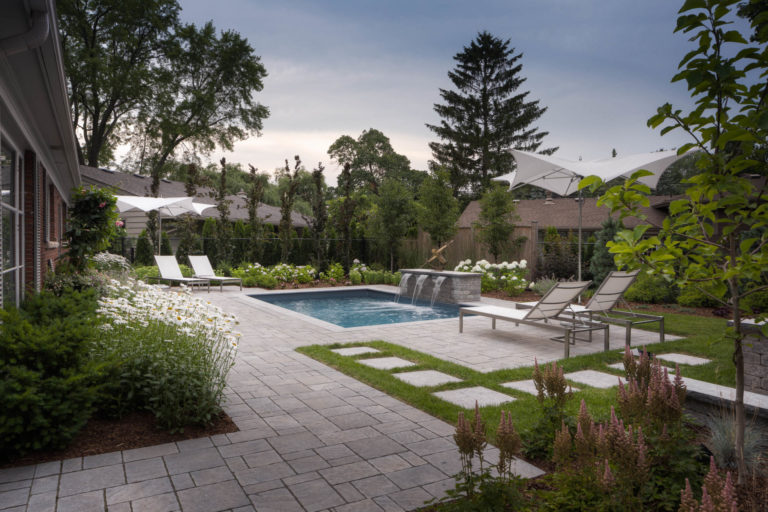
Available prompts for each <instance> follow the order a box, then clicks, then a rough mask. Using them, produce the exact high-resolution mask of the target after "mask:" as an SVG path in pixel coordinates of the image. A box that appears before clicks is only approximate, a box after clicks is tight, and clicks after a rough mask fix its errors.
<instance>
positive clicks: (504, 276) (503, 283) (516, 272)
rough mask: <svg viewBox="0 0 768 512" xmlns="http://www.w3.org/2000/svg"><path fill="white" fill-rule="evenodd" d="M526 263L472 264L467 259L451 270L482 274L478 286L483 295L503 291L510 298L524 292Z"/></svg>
mask: <svg viewBox="0 0 768 512" xmlns="http://www.w3.org/2000/svg"><path fill="white" fill-rule="evenodd" d="M527 266H528V262H527V261H526V260H520V261H513V262H511V263H510V262H506V261H503V262H501V263H489V262H488V261H486V260H479V261H477V262H476V263H472V260H470V259H467V260H464V261H460V262H459V264H458V265H456V268H454V269H453V270H454V271H456V272H477V273H479V274H482V276H481V277H480V286H481V291H482V292H483V293H487V292H491V291H495V290H504V291H505V292H507V294H509V296H510V297H513V296H515V295H519V294H521V293H522V292H524V291H525V289H526V287H527V286H528V281H527V280H526V279H525V277H526V275H527V274H528V271H527V270H526V267H527Z"/></svg>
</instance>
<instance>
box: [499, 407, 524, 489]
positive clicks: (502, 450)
mask: <svg viewBox="0 0 768 512" xmlns="http://www.w3.org/2000/svg"><path fill="white" fill-rule="evenodd" d="M496 444H497V445H498V447H499V464H498V470H499V474H500V475H502V476H506V477H507V478H510V477H511V476H512V461H513V459H514V456H515V455H518V454H519V453H520V448H522V445H523V443H522V441H521V439H520V435H519V434H518V433H517V431H516V430H515V427H514V425H512V413H510V412H505V411H501V419H500V420H499V428H498V429H497V430H496Z"/></svg>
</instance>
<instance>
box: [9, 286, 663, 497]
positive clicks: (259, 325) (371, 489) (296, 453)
mask: <svg viewBox="0 0 768 512" xmlns="http://www.w3.org/2000/svg"><path fill="white" fill-rule="evenodd" d="M387 289H391V288H390V287H387ZM247 293H248V291H247V290H246V291H245V292H239V291H225V292H223V293H219V292H215V291H212V292H211V293H205V292H197V294H199V295H202V296H204V297H206V298H207V299H209V300H210V301H211V302H213V303H215V304H217V305H219V306H221V307H222V308H223V309H225V310H226V311H227V312H230V313H234V314H236V315H238V317H239V318H240V320H241V322H242V323H241V325H240V329H239V330H240V331H241V332H242V333H243V336H242V338H241V341H240V348H239V353H238V357H237V362H236V365H235V367H234V368H233V369H232V372H231V373H230V376H229V381H228V388H227V393H226V404H225V406H224V407H225V410H226V412H227V413H228V414H229V415H230V416H231V417H232V419H233V420H234V421H235V423H236V424H237V426H238V427H239V428H240V431H239V432H235V433H231V434H226V435H223V434H222V435H217V436H213V437H208V438H201V439H194V440H189V441H182V442H178V443H169V444H164V445H159V446H152V447H147V448H139V449H135V450H126V451H121V452H113V453H107V454H102V455H94V456H89V457H78V458H74V459H67V460H63V461H56V462H50V463H44V464H38V465H35V466H25V467H17V468H11V469H4V470H0V510H2V511H3V512H8V511H12V512H22V511H28V512H32V511H51V512H54V511H56V512H69V511H72V512H89V511H105V510H109V511H110V512H138V511H150V510H151V511H174V510H183V511H184V512H196V511H200V512H215V511H223V510H231V511H238V512H247V511H250V512H252V511H254V510H258V511H267V510H274V511H281V512H284V511H291V510H300V511H303V510H307V511H318V510H331V509H333V510H338V511H344V512H349V511H353V510H361V511H362V510H372V511H381V510H412V509H415V508H418V507H420V506H422V504H423V502H424V501H425V500H428V499H430V498H432V497H442V496H443V495H444V492H445V490H446V489H448V488H453V485H454V480H453V478H452V475H454V474H455V473H457V472H458V471H459V469H460V467H461V464H460V459H459V455H458V452H457V451H456V447H455V444H454V442H453V439H452V436H453V431H454V430H453V427H452V426H451V425H449V424H447V423H445V422H443V421H441V420H438V419H436V418H433V417H432V416H430V415H428V414H426V413H424V412H422V411H419V410H417V409H415V408H413V407H411V406H409V405H407V404H404V403H402V402H400V401H398V400H396V399H394V398H392V397H390V396H387V395H385V394H384V393H382V392H380V391H378V390H376V389H373V388H371V387H369V386H367V385H365V384H362V383H360V382H358V381H356V380H354V379H352V378H350V377H347V376H345V375H344V374H342V373H340V372H338V371H336V370H333V369H331V368H329V367H327V366H325V365H323V364H321V363H319V362H316V361H314V360H312V359H310V358H308V357H306V356H304V355H302V354H299V353H297V352H295V351H294V349H295V348H296V347H299V346H303V345H311V344H317V343H320V344H330V343H346V342H353V341H368V340H384V341H388V342H391V343H397V344H400V345H403V346H405V347H408V348H412V349H414V350H419V351H422V352H426V353H428V354H431V355H433V356H435V357H439V358H441V359H444V360H447V361H451V362H454V363H457V364H460V365H463V366H466V367H469V368H472V369H474V370H477V371H481V372H490V371H494V370H498V369H502V368H516V367H520V366H529V365H532V364H533V360H534V357H536V358H537V359H538V361H539V363H544V362H548V361H552V360H556V359H559V358H560V357H561V355H562V345H561V344H560V343H557V342H553V341H550V340H549V339H547V338H548V337H547V336H545V335H544V334H546V333H542V331H541V330H540V329H536V328H531V327H524V326H520V327H514V326H508V327H506V326H505V327H502V328H499V329H496V330H492V329H490V326H489V325H488V323H487V322H483V319H482V318H479V317H474V318H473V317H469V318H465V322H467V323H469V324H476V325H473V327H472V328H471V329H468V331H469V332H465V333H464V334H459V333H458V319H452V320H437V321H431V322H414V323H409V324H392V325H385V326H373V327H358V328H352V329H342V328H339V327H337V326H333V325H331V324H327V323H325V322H320V321H317V320H314V319H310V318H307V317H304V316H303V315H299V314H297V313H292V312H290V311H287V310H284V309H282V308H279V307H277V306H273V305H269V304H266V303H263V302H260V301H256V300H254V299H251V298H249V297H247V296H246V294H247ZM251 293H253V291H251ZM491 302H493V301H491ZM657 340H658V336H657V335H656V334H654V333H646V332H644V331H640V330H636V331H634V332H633V341H634V342H635V343H637V344H641V343H653V342H655V341H657ZM602 345H603V344H602V341H600V342H599V343H593V344H588V343H577V344H576V345H575V346H573V347H572V348H571V354H572V355H579V354H586V353H592V352H597V351H599V350H601V349H602ZM623 345H624V333H623V332H618V330H616V332H614V333H613V335H612V337H611V348H613V349H621V348H623ZM614 378H615V377H614ZM510 398H511V397H510ZM472 403H473V404H474V400H473V402H472ZM496 455H497V451H496V450H495V449H491V450H489V453H488V456H489V458H490V459H491V460H492V459H493V458H494V457H495V456H496ZM516 469H517V472H518V473H519V474H521V475H523V476H528V477H530V476H536V475H539V474H541V471H540V470H538V469H537V468H535V467H533V466H531V465H529V464H526V463H525V462H522V461H518V462H517V463H516Z"/></svg>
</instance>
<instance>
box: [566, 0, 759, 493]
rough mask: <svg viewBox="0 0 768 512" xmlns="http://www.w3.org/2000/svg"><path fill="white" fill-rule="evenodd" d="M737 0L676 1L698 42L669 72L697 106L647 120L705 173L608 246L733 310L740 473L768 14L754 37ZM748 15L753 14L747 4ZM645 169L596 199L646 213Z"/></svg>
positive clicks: (627, 262) (666, 109) (755, 281)
mask: <svg viewBox="0 0 768 512" xmlns="http://www.w3.org/2000/svg"><path fill="white" fill-rule="evenodd" d="M736 4H737V1H736V0H696V1H694V0H688V1H686V2H685V3H684V4H683V7H682V8H681V9H680V16H679V17H678V20H677V27H676V29H675V31H676V32H681V33H684V34H687V35H688V37H689V38H690V40H691V41H693V42H695V43H696V44H697V47H696V48H695V49H694V50H692V51H690V52H689V53H688V54H687V55H685V56H684V57H683V59H682V60H681V61H680V64H679V66H678V68H679V70H680V71H679V72H678V74H677V75H675V77H674V78H673V79H672V80H673V82H677V81H682V82H685V83H686V85H687V87H688V90H689V92H690V94H691V97H692V98H694V99H695V105H696V106H695V108H694V109H693V110H691V111H690V112H683V111H682V110H681V109H675V108H674V107H673V106H672V105H671V104H669V103H667V104H665V105H662V106H661V107H659V109H658V111H657V113H656V115H654V116H653V117H651V118H650V119H649V120H648V125H649V126H650V127H652V128H661V134H662V135H663V134H665V133H668V132H670V131H673V130H680V131H683V132H685V133H687V134H689V135H690V140H691V142H689V143H687V144H684V145H683V146H682V147H680V148H679V150H678V152H679V153H683V152H685V151H687V150H689V149H692V148H695V149H697V150H698V154H699V158H698V160H697V162H696V166H697V168H698V169H699V170H700V172H699V173H698V174H697V175H695V176H692V177H690V178H688V180H687V183H688V184H689V185H690V186H689V187H688V188H687V189H686V191H685V197H684V198H683V199H680V200H678V201H673V202H672V203H671V204H670V215H669V217H668V218H667V219H665V221H664V223H663V225H662V226H661V230H660V232H659V234H658V235H656V236H646V232H647V230H648V227H649V226H648V225H640V226H638V227H636V228H635V229H634V230H632V231H622V232H621V233H619V235H618V237H617V241H615V242H613V243H612V244H611V252H612V253H613V254H614V255H615V257H616V261H617V264H619V265H620V266H628V267H630V268H635V267H637V266H639V265H646V266H648V267H650V268H652V269H653V270H654V271H655V272H656V273H658V274H664V275H666V276H669V277H671V278H674V279H675V280H676V281H678V283H679V284H680V285H681V286H686V285H688V284H690V283H694V284H697V285H699V286H702V287H703V288H706V289H707V290H708V291H710V292H712V295H713V298H714V299H716V300H718V301H719V302H720V303H721V304H722V305H723V306H724V307H727V308H728V309H729V310H730V312H731V320H732V321H733V324H734V329H732V331H731V332H730V335H729V337H730V338H731V339H732V340H733V361H734V364H735V366H736V409H737V416H738V418H739V428H738V433H737V436H736V446H737V450H738V451H739V453H740V457H739V459H740V461H741V462H740V463H739V478H740V479H742V478H744V477H745V474H746V466H745V465H744V462H743V461H744V456H743V444H744V428H745V412H744V403H743V395H744V357H743V352H742V340H743V337H744V335H743V332H742V328H741V317H742V314H743V313H745V312H746V311H745V308H744V307H743V306H742V305H741V301H742V300H743V299H745V298H746V297H748V296H749V295H751V294H753V293H757V292H760V291H762V290H764V289H765V287H766V286H768V274H766V273H765V268H766V267H768V229H766V227H768V207H767V203H768V195H766V194H765V189H764V186H763V185H759V184H757V182H756V181H755V180H753V179H751V177H750V174H752V175H760V176H766V175H768V153H766V152H767V151H768V145H766V143H765V141H766V139H768V122H766V120H768V102H767V101H766V98H768V80H766V77H768V45H766V44H765V42H766V39H765V38H764V36H765V30H764V29H765V17H764V16H755V17H753V18H752V17H751V18H750V23H751V26H752V28H753V29H754V31H755V32H754V34H753V36H754V40H755V41H756V44H750V43H749V42H748V41H747V38H746V37H745V36H744V35H743V34H741V33H740V32H739V31H738V30H733V29H732V27H733V25H732V22H731V20H730V17H731V16H732V10H733V9H734V8H735V6H736ZM752 7H754V6H752ZM747 10H751V9H747ZM759 10H761V9H760V8H759V7H758V11H759ZM751 14H756V13H752V12H749V13H747V15H751ZM645 175H648V171H638V172H636V173H634V174H633V175H632V176H631V177H630V178H629V179H627V180H626V181H625V183H624V184H623V185H619V186H615V187H612V188H610V189H609V190H608V192H606V194H605V195H604V196H602V197H601V198H600V201H599V202H598V204H604V205H606V206H608V207H610V208H611V209H612V210H613V211H621V215H622V217H623V216H627V215H635V216H639V218H644V217H642V215H641V214H640V212H639V207H640V206H647V205H648V194H649V193H650V190H649V189H648V187H647V186H645V185H643V184H642V183H640V182H639V181H638V180H639V179H640V178H641V177H642V176H645ZM598 181H599V180H598ZM595 183H597V182H594V183H593V184H595ZM580 186H581V185H580ZM758 319H760V317H758Z"/></svg>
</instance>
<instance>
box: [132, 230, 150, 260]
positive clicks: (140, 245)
mask: <svg viewBox="0 0 768 512" xmlns="http://www.w3.org/2000/svg"><path fill="white" fill-rule="evenodd" d="M134 263H136V264H137V265H154V264H155V254H154V251H153V249H152V241H151V240H150V239H149V235H148V234H147V230H146V229H142V230H141V234H139V239H138V240H137V241H136V253H135V254H134Z"/></svg>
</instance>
